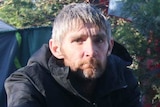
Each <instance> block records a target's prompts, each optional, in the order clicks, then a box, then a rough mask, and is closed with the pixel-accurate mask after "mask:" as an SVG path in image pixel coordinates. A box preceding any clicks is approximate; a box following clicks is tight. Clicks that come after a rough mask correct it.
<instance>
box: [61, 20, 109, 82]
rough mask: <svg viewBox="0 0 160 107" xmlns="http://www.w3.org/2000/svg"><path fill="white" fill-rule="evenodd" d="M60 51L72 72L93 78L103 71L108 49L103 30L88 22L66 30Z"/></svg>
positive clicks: (86, 77)
mask: <svg viewBox="0 0 160 107" xmlns="http://www.w3.org/2000/svg"><path fill="white" fill-rule="evenodd" d="M60 51H61V53H62V55H63V59H64V64H65V65H66V66H69V67H70V69H71V70H72V72H77V74H78V75H79V76H80V77H82V78H85V79H95V78H98V77H100V76H101V74H102V73H103V72H104V70H105V65H106V57H107V55H108V53H109V51H110V49H109V43H108V41H107V36H106V33H105V31H104V30H102V29H99V28H98V27H97V26H94V25H92V24H90V23H88V24H85V25H81V26H80V27H77V28H75V29H72V30H71V31H69V32H67V33H66V35H65V36H64V38H63V40H62V45H61V47H60Z"/></svg>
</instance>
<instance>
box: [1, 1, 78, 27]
mask: <svg viewBox="0 0 160 107" xmlns="http://www.w3.org/2000/svg"><path fill="white" fill-rule="evenodd" d="M73 1H74V2H77V1H78V0H5V1H4V3H3V4H1V5H0V19H2V20H4V21H5V22H7V23H9V24H11V25H13V26H15V27H17V28H26V27H35V26H50V25H52V21H53V20H54V17H55V16H56V14H57V12H58V11H59V10H60V9H61V8H62V7H63V5H65V4H67V3H70V2H73Z"/></svg>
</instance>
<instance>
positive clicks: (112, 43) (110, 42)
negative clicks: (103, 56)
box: [107, 38, 114, 56]
mask: <svg viewBox="0 0 160 107" xmlns="http://www.w3.org/2000/svg"><path fill="white" fill-rule="evenodd" d="M113 46H114V40H113V38H112V39H111V40H110V41H109V47H108V54H107V55H108V56H109V55H110V54H111V53H112V49H113Z"/></svg>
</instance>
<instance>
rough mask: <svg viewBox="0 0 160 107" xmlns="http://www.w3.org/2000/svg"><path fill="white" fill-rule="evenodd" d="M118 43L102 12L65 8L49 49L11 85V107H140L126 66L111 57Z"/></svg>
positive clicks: (74, 6)
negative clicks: (115, 43) (112, 35)
mask: <svg viewBox="0 0 160 107" xmlns="http://www.w3.org/2000/svg"><path fill="white" fill-rule="evenodd" d="M113 42H114V41H113V39H112V37H111V28H110V24H109V22H108V21H107V19H106V18H105V17H104V16H103V15H102V14H101V12H100V11H99V10H98V9H97V8H95V7H94V6H93V5H91V4H86V3H77V4H76V3H73V4H70V5H67V6H65V7H64V8H63V9H62V10H61V12H60V13H59V15H58V16H57V17H56V19H55V20H54V24H53V31H52V38H51V39H50V41H49V45H44V46H43V47H42V48H41V49H40V50H39V51H38V52H36V53H35V54H34V55H33V56H32V57H31V58H30V59H29V61H28V65H27V66H25V67H23V68H21V69H19V70H18V71H16V72H14V73H13V74H12V75H11V76H10V77H9V78H8V79H7V80H6V83H5V88H6V92H7V97H8V107H141V103H140V100H139V99H140V92H139V89H138V83H137V81H136V79H135V78H134V76H133V75H132V71H131V70H130V69H128V68H127V67H126V66H127V62H125V61H124V60H122V59H121V58H119V57H118V56H115V55H111V52H112V48H113V44H114V43H113Z"/></svg>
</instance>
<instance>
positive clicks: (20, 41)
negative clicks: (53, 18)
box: [0, 27, 52, 107]
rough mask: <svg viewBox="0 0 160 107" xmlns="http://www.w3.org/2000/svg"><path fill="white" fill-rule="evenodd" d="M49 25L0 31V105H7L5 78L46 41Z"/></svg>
mask: <svg viewBox="0 0 160 107" xmlns="http://www.w3.org/2000/svg"><path fill="white" fill-rule="evenodd" d="M51 29H52V28H51V27H39V28H29V29H19V30H13V31H3V32H0V43H1V45H0V106H1V107H7V103H6V93H5V90H4V81H5V79H6V78H7V77H8V76H9V75H10V74H11V73H13V72H14V71H15V70H17V69H18V68H20V67H23V66H25V65H26V63H27V60H28V58H29V57H30V56H31V55H32V54H33V53H34V52H35V51H36V50H37V49H39V48H40V47H41V45H42V44H43V43H48V40H49V38H50V36H51V32H52V31H51Z"/></svg>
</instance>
